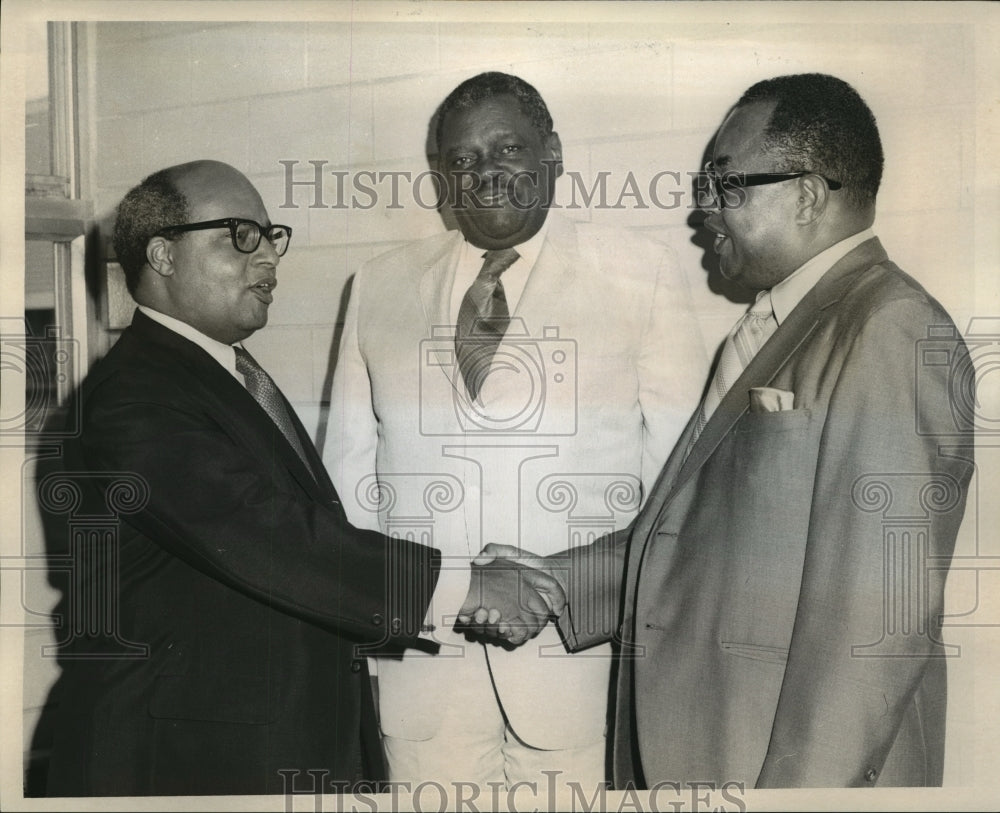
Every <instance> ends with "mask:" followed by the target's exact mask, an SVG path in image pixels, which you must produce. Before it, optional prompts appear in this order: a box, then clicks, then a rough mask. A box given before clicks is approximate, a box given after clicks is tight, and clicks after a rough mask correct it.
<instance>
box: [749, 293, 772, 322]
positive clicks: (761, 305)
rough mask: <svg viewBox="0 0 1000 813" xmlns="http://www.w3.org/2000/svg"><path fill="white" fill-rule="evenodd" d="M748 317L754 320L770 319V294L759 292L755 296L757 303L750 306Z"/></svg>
mask: <svg viewBox="0 0 1000 813" xmlns="http://www.w3.org/2000/svg"><path fill="white" fill-rule="evenodd" d="M749 315H750V316H753V317H754V318H756V319H770V318H771V316H773V315H774V308H773V307H772V305H771V292H770V291H761V292H760V294H759V295H758V296H757V301H756V302H754V303H753V305H751V306H750V312H749Z"/></svg>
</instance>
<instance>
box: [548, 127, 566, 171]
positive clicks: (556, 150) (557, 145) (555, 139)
mask: <svg viewBox="0 0 1000 813" xmlns="http://www.w3.org/2000/svg"><path fill="white" fill-rule="evenodd" d="M545 146H546V148H547V149H548V151H549V155H550V156H551V157H550V159H549V160H551V161H554V162H555V167H556V177H557V178H558V177H559V176H560V175H562V174H563V164H562V142H561V141H560V140H559V133H551V134H550V135H549V137H548V139H547V140H546V143H545Z"/></svg>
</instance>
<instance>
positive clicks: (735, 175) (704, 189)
mask: <svg viewBox="0 0 1000 813" xmlns="http://www.w3.org/2000/svg"><path fill="white" fill-rule="evenodd" d="M702 175H703V177H704V179H705V180H707V181H708V184H707V185H705V184H702V185H701V186H700V188H699V192H701V193H702V194H705V195H707V196H709V197H710V198H711V205H713V206H718V207H719V208H720V209H725V208H736V207H737V206H740V205H742V203H743V201H744V199H745V197H744V195H742V194H741V193H739V192H738V191H737V190H740V189H743V188H744V187H747V186H767V185H768V184H772V183H782V182H783V181H790V180H792V179H794V178H801V177H803V176H805V175H815V176H816V177H817V178H822V179H823V180H824V181H825V182H826V185H827V186H828V187H829V188H830V189H831V190H832V191H836V190H837V189H840V188H841V187H842V186H843V184H842V183H841V182H840V181H835V180H833V178H827V177H826V176H825V175H820V174H819V173H818V172H813V171H812V170H809V169H806V170H802V171H800V172H735V171H733V170H725V171H723V172H721V173H720V172H719V170H718V169H716V167H715V164H713V163H712V162H711V161H709V162H708V163H707V164H705V169H704V172H703V173H702ZM727 193H728V194H727Z"/></svg>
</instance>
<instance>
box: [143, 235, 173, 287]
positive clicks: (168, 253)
mask: <svg viewBox="0 0 1000 813" xmlns="http://www.w3.org/2000/svg"><path fill="white" fill-rule="evenodd" d="M146 262H147V263H149V267H150V268H152V269H153V270H154V271H155V272H156V273H157V274H159V275H160V276H161V277H170V276H173V273H174V256H173V243H172V242H171V241H170V240H168V239H167V238H166V237H160V236H157V237H152V238H150V240H149V242H148V243H147V244H146Z"/></svg>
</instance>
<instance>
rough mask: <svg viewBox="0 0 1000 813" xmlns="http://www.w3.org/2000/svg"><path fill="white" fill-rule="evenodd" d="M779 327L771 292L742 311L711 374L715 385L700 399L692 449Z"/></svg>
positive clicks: (760, 295)
mask: <svg viewBox="0 0 1000 813" xmlns="http://www.w3.org/2000/svg"><path fill="white" fill-rule="evenodd" d="M777 329H778V322H777V320H776V319H775V318H774V309H773V308H772V307H771V292H770V291H762V292H761V293H760V294H759V295H758V297H757V301H756V302H754V304H753V306H752V307H751V308H750V310H748V311H747V312H746V313H745V314H743V317H742V318H741V319H740V321H739V322H737V323H736V327H735V328H734V329H733V331H732V332H731V333H730V334H729V336H727V337H726V343H725V345H724V346H723V348H722V355H720V356H719V364H718V366H717V367H716V368H715V375H714V376H713V377H712V384H711V386H709V388H708V392H706V393H705V398H704V400H702V402H701V410H700V411H699V413H698V423H697V424H696V425H695V430H694V435H692V437H691V444H690V445H689V446H688V451H689V452H690V450H691V446H693V445H694V442H695V441H696V440H697V439H698V437H699V436H700V435H701V432H702V430H703V429H704V428H705V424H707V423H708V419H709V418H711V417H712V413H713V412H715V409H716V407H718V406H719V403H720V402H721V401H722V399H723V398H724V397H725V395H726V393H727V392H729V388H730V387H732V386H733V384H734V383H735V382H736V379H737V378H739V377H740V376H741V375H742V374H743V371H744V370H745V369H746V368H747V365H748V364H749V363H750V361H751V360H752V359H753V357H754V356H756V355H757V352H758V351H759V350H760V348H761V347H763V346H764V342H766V341H767V340H768V339H769V338H770V337H771V334H772V333H774V331H775V330H777Z"/></svg>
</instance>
